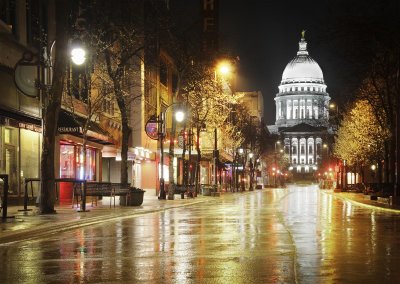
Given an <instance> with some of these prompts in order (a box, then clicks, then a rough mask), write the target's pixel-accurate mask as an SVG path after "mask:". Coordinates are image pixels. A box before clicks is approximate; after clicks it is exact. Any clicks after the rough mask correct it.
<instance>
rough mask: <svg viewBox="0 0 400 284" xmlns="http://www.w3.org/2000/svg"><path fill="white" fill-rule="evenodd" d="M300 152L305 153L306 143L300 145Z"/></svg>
mask: <svg viewBox="0 0 400 284" xmlns="http://www.w3.org/2000/svg"><path fill="white" fill-rule="evenodd" d="M300 154H301V155H304V154H305V151H304V145H301V146H300Z"/></svg>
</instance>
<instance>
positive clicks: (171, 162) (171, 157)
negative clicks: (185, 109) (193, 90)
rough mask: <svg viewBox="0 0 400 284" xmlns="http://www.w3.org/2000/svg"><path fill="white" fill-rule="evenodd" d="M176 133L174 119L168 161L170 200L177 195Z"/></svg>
mask: <svg viewBox="0 0 400 284" xmlns="http://www.w3.org/2000/svg"><path fill="white" fill-rule="evenodd" d="M164 119H165V118H164ZM165 123H166V121H164V125H165ZM175 131H176V123H175V121H174V119H172V129H171V135H170V142H169V151H168V159H169V164H168V169H169V184H168V200H173V199H174V194H175V181H174V155H175Z"/></svg>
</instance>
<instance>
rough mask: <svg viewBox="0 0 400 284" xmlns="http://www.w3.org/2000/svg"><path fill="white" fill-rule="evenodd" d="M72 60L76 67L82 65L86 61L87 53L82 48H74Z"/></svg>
mask: <svg viewBox="0 0 400 284" xmlns="http://www.w3.org/2000/svg"><path fill="white" fill-rule="evenodd" d="M71 60H72V62H73V63H74V64H75V65H82V64H83V63H85V61H86V51H85V50H84V49H83V48H82V47H74V48H73V49H72V50H71Z"/></svg>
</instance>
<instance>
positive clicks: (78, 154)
mask: <svg viewBox="0 0 400 284" xmlns="http://www.w3.org/2000/svg"><path fill="white" fill-rule="evenodd" d="M83 158H84V157H83V151H82V146H76V145H70V144H62V145H60V177H61V178H77V179H85V180H92V181H93V180H96V149H94V148H90V147H87V148H86V156H85V158H86V161H84V159H83ZM84 164H85V166H84Z"/></svg>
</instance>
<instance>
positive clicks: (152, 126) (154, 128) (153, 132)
mask: <svg viewBox="0 0 400 284" xmlns="http://www.w3.org/2000/svg"><path fill="white" fill-rule="evenodd" d="M144 130H145V132H146V134H147V136H149V138H150V139H153V140H158V123H157V119H156V118H155V116H154V115H153V116H151V117H150V119H149V120H148V121H147V123H146V126H145V129H144Z"/></svg>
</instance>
